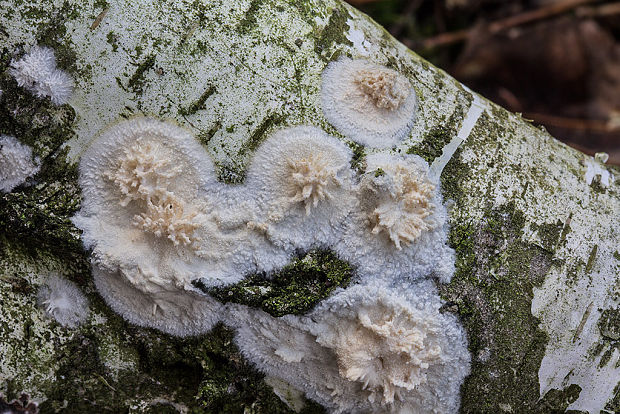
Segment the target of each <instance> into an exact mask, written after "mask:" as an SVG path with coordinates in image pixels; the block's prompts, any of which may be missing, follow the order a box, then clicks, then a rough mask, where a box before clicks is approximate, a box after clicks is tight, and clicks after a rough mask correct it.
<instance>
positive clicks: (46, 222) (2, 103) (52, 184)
mask: <svg viewBox="0 0 620 414" xmlns="http://www.w3.org/2000/svg"><path fill="white" fill-rule="evenodd" d="M9 62H10V54H9V52H8V51H7V50H4V51H3V52H2V53H1V54H0V89H1V90H2V91H3V94H2V96H0V133H2V134H6V135H12V136H15V137H16V138H17V139H18V140H20V141H21V142H23V143H25V144H27V145H29V146H31V147H32V148H33V153H34V155H35V156H37V157H38V158H39V159H40V160H41V170H40V171H39V173H38V174H36V175H35V176H34V177H32V178H31V179H29V180H28V181H27V183H26V184H24V185H22V186H20V187H18V188H15V189H14V190H13V191H12V192H10V193H2V194H0V228H1V229H3V232H4V234H5V235H6V237H8V238H11V239H15V240H22V241H29V242H30V243H31V244H32V245H33V246H38V247H46V248H49V249H50V250H51V251H54V252H57V253H59V252H63V251H64V252H71V253H74V254H76V253H77V252H81V250H82V248H81V242H80V241H79V237H78V236H79V231H78V230H77V229H76V228H75V227H74V226H73V224H72V223H71V222H70V220H69V217H71V216H72V215H73V214H74V213H75V212H76V211H77V210H78V209H79V207H80V202H81V191H80V188H79V186H78V184H77V178H78V172H77V166H76V165H74V164H69V163H68V162H67V161H66V159H67V149H66V148H63V144H64V143H65V142H66V141H68V140H69V139H71V138H73V137H74V136H75V134H74V132H73V126H74V120H75V111H74V110H73V109H72V108H71V107H70V106H69V105H63V106H55V105H54V104H52V103H51V101H50V100H49V99H48V98H44V99H41V98H37V97H35V96H33V95H32V94H30V92H28V91H26V90H25V89H23V88H20V87H18V86H17V83H16V82H15V80H13V78H12V77H11V76H10V75H8V73H7V72H6V67H7V66H8V64H9ZM77 254H80V253H77Z"/></svg>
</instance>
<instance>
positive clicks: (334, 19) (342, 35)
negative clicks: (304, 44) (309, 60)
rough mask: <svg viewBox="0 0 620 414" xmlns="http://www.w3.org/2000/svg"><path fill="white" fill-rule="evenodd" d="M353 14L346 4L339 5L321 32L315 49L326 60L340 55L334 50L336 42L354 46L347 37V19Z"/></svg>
mask: <svg viewBox="0 0 620 414" xmlns="http://www.w3.org/2000/svg"><path fill="white" fill-rule="evenodd" d="M350 17H351V16H350V15H349V12H348V11H347V9H346V8H344V6H339V7H337V8H335V9H334V10H333V11H332V15H331V16H330V17H329V21H328V22H327V25H326V26H325V27H324V28H323V30H322V31H321V32H320V34H319V36H318V38H317V39H316V41H315V43H314V51H315V52H316V54H317V55H318V56H321V57H323V58H324V59H326V60H328V61H329V60H334V59H336V58H337V57H338V53H335V52H332V51H331V49H332V47H333V45H334V44H341V45H348V46H353V43H351V41H350V40H349V39H347V33H348V32H349V25H348V24H347V20H348V19H349V18H350Z"/></svg>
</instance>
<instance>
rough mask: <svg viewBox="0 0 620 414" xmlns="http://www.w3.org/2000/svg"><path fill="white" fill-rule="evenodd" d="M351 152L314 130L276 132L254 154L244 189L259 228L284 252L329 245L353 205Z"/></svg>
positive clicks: (300, 129) (297, 129)
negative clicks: (250, 196)
mask: <svg viewBox="0 0 620 414" xmlns="http://www.w3.org/2000/svg"><path fill="white" fill-rule="evenodd" d="M351 157H352V153H351V150H350V149H349V148H348V147H347V146H346V145H344V144H343V143H342V142H340V141H339V140H338V139H336V138H334V137H332V136H330V135H327V134H326V133H325V132H323V131H322V130H320V129H319V128H315V127H308V126H304V127H294V128H287V129H283V130H281V131H278V132H276V133H275V134H273V135H272V136H271V137H269V138H268V139H267V140H266V141H265V142H264V143H263V144H262V145H261V146H260V147H259V148H258V150H257V151H256V154H255V155H254V158H253V159H252V164H251V165H250V167H249V169H248V174H247V179H246V187H247V189H248V192H249V193H251V194H253V195H254V197H255V199H256V205H257V209H258V212H259V213H258V218H257V222H256V227H257V228H262V229H263V230H264V231H265V233H266V235H267V237H268V238H269V239H270V240H271V241H272V242H273V243H275V244H277V245H280V246H283V247H284V248H285V249H289V250H292V249H304V250H307V249H309V248H312V247H319V246H329V245H331V244H333V243H334V242H335V240H336V239H337V237H339V235H340V233H342V226H343V223H344V221H345V219H346V217H347V215H348V214H349V211H350V210H351V208H352V206H353V203H354V200H355V198H354V196H353V193H352V192H351V176H352V171H351V169H350V167H349V162H350V160H351Z"/></svg>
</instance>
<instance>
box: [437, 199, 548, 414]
mask: <svg viewBox="0 0 620 414" xmlns="http://www.w3.org/2000/svg"><path fill="white" fill-rule="evenodd" d="M523 226H524V217H523V214H522V213H521V212H520V211H518V210H516V209H515V208H514V206H513V205H512V204H509V205H506V206H504V207H502V208H499V209H494V210H490V211H488V212H487V213H486V214H485V217H484V218H483V220H482V221H481V222H474V221H470V222H467V223H459V224H458V225H455V226H454V227H453V228H452V230H451V232H450V244H451V245H452V247H454V248H455V250H456V252H457V261H456V269H457V271H456V274H455V276H454V278H453V280H452V282H451V283H450V284H449V285H445V286H441V287H440V290H441V293H442V296H443V297H444V299H446V300H447V301H448V302H449V303H450V304H452V305H453V306H455V308H456V311H457V312H458V313H459V314H460V315H461V317H462V320H463V324H464V326H465V328H466V330H467V333H468V336H469V349H470V351H471V353H472V356H473V361H472V373H471V375H470V376H469V377H468V378H467V379H466V381H465V384H464V385H463V396H464V398H463V403H462V410H463V412H466V413H480V412H499V411H500V405H501V406H511V407H513V410H514V409H518V410H524V411H527V412H536V410H539V409H540V405H539V402H538V400H539V382H538V367H539V366H540V361H541V360H542V357H543V356H544V351H545V346H546V343H547V341H548V337H547V335H546V334H545V332H544V331H542V330H540V329H539V328H538V325H539V321H538V319H537V318H535V317H534V316H532V314H531V312H530V308H531V302H532V299H533V290H532V289H533V287H534V286H539V285H541V284H542V282H543V281H544V277H545V274H546V273H547V271H548V269H549V268H550V266H551V256H552V255H551V253H550V252H549V251H547V250H545V249H543V248H540V247H538V246H534V245H528V244H525V243H523V242H522V241H521V235H522V229H523Z"/></svg>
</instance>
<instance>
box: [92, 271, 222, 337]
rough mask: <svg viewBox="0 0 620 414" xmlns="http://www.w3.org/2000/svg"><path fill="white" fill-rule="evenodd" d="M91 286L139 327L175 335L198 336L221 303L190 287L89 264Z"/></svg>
mask: <svg viewBox="0 0 620 414" xmlns="http://www.w3.org/2000/svg"><path fill="white" fill-rule="evenodd" d="M93 277H94V279H95V286H96V287H97V290H98V291H99V293H101V296H103V298H104V299H105V301H106V302H107V303H108V305H110V307H111V308H112V309H114V311H116V312H118V313H119V314H120V315H122V316H123V318H125V319H126V320H128V321H129V322H131V323H134V324H136V325H139V326H144V327H148V328H156V329H159V330H160V331H163V332H166V333H168V334H171V335H176V336H188V335H199V334H202V333H205V332H208V331H209V330H210V329H211V328H212V327H213V326H214V325H215V324H216V323H217V322H219V320H220V317H221V312H222V305H221V304H220V303H219V302H218V301H217V300H215V299H213V298H211V297H210V296H206V295H204V294H201V293H198V292H196V291H193V290H183V289H178V288H175V287H174V286H171V285H169V284H166V283H154V282H153V281H152V280H150V279H149V275H147V274H143V273H142V272H132V273H124V271H122V270H118V271H115V272H114V271H112V272H109V271H106V270H104V269H101V268H99V267H97V266H93Z"/></svg>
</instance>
